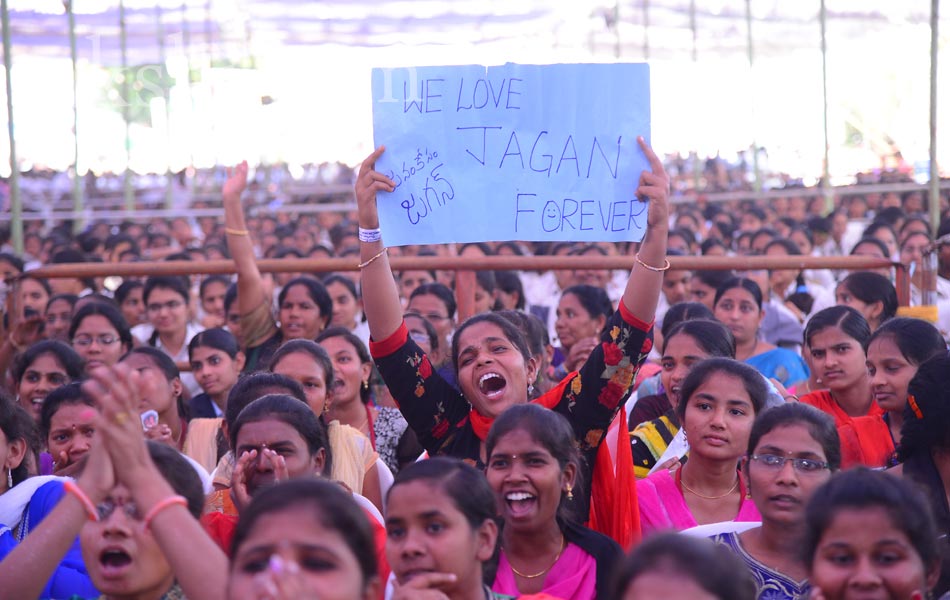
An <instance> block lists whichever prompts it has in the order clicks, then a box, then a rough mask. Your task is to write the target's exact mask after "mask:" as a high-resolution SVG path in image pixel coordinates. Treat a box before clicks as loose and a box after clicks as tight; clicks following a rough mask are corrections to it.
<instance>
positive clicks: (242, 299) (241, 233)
mask: <svg viewBox="0 0 950 600" xmlns="http://www.w3.org/2000/svg"><path fill="white" fill-rule="evenodd" d="M246 188H247V161H244V162H242V163H241V164H239V165H238V166H236V167H234V169H229V170H228V179H227V181H225V182H224V187H223V188H222V189H221V196H222V203H223V204H224V227H225V229H224V231H225V233H226V234H227V236H226V237H227V240H228V252H230V253H231V258H233V259H234V264H235V265H237V286H238V295H237V302H238V310H239V311H240V314H242V315H246V314H248V313H250V312H251V311H252V310H254V309H255V308H257V307H258V306H260V305H261V303H262V302H267V303H270V298H268V297H267V296H266V292H265V287H264V282H263V279H262V278H261V272H260V271H259V270H258V268H257V261H256V259H255V257H254V246H253V245H252V244H251V237H250V233H249V232H248V230H247V222H246V221H245V220H244V207H242V206H241V195H242V194H243V193H244V190H245V189H246Z"/></svg>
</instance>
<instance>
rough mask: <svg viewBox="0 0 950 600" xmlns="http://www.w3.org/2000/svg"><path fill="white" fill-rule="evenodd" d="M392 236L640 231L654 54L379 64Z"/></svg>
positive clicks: (435, 239) (467, 238)
mask: <svg viewBox="0 0 950 600" xmlns="http://www.w3.org/2000/svg"><path fill="white" fill-rule="evenodd" d="M373 133H374V138H375V142H376V145H377V146H379V145H385V146H386V152H385V153H384V154H383V156H382V157H381V158H380V160H379V161H378V162H377V164H376V170H377V171H379V172H381V173H383V174H385V175H387V176H389V177H391V178H392V179H393V180H394V181H395V182H396V190H395V191H394V192H392V193H382V194H379V197H378V199H377V203H378V206H379V220H380V226H381V227H382V229H383V232H384V236H385V240H386V243H387V244H388V245H394V246H401V245H406V244H429V243H444V242H475V241H502V240H530V241H542V240H568V241H604V240H607V241H639V240H640V239H641V238H642V237H643V233H644V231H645V228H646V215H647V210H646V209H647V205H646V203H644V202H641V201H640V200H638V199H637V197H636V188H637V181H638V180H639V177H640V172H641V171H642V170H645V169H649V164H648V162H647V160H646V157H645V156H644V155H643V152H642V151H641V150H640V147H639V146H638V145H637V136H643V137H644V138H645V139H646V140H647V142H649V140H650V72H649V66H648V65H646V64H571V65H544V66H541V65H518V64H506V65H504V66H500V67H484V66H478V65H468V66H451V67H415V68H400V69H374V70H373Z"/></svg>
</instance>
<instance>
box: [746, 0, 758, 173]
mask: <svg viewBox="0 0 950 600" xmlns="http://www.w3.org/2000/svg"><path fill="white" fill-rule="evenodd" d="M745 23H746V47H747V49H748V51H749V78H750V79H753V78H754V77H755V73H753V71H752V69H753V67H754V66H755V52H754V47H753V45H752V0H745ZM749 105H750V106H749V114H750V116H751V119H749V122H750V123H752V169H753V171H754V172H755V191H757V192H761V191H762V173H761V172H760V171H759V144H758V142H756V140H755V82H754V81H752V85H750V86H749Z"/></svg>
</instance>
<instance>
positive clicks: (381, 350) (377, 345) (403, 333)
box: [369, 321, 409, 358]
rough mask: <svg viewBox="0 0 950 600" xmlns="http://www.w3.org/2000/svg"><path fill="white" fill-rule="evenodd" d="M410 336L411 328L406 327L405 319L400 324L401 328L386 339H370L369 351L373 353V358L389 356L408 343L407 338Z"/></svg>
mask: <svg viewBox="0 0 950 600" xmlns="http://www.w3.org/2000/svg"><path fill="white" fill-rule="evenodd" d="M408 338H409V328H408V327H406V322H405V321H403V322H402V323H401V324H400V325H399V329H397V330H396V331H394V332H393V333H392V335H390V336H389V337H388V338H386V339H384V340H380V341H378V342H374V341H373V340H370V341H369V353H370V354H372V355H373V358H382V357H384V356H389V355H390V354H392V353H393V352H395V351H396V350H399V349H400V348H402V347H403V345H404V344H405V343H406V340H407V339H408Z"/></svg>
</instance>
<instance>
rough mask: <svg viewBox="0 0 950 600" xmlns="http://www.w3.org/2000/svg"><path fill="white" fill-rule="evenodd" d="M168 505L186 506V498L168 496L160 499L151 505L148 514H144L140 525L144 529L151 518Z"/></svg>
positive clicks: (148, 524)
mask: <svg viewBox="0 0 950 600" xmlns="http://www.w3.org/2000/svg"><path fill="white" fill-rule="evenodd" d="M170 506H184V507H185V508H188V500H186V499H185V497H184V496H169V497H168V498H165V499H164V500H162V501H160V502H159V503H158V504H156V505H155V506H153V507H152V510H150V511H148V514H146V515H145V518H144V519H142V525H143V526H144V527H145V529H148V528H149V527H150V526H151V525H152V520H153V519H154V518H155V517H156V516H158V513H160V512H162V511H163V510H165V509H166V508H168V507H170Z"/></svg>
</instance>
